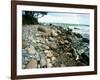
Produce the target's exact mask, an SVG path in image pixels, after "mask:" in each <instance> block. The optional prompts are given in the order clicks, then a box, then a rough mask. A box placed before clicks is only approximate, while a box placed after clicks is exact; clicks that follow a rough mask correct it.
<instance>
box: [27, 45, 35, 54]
mask: <svg viewBox="0 0 100 80" xmlns="http://www.w3.org/2000/svg"><path fill="white" fill-rule="evenodd" d="M26 49H27V51H28V53H29V54H35V52H36V50H35V48H34V47H33V46H32V45H30V47H27V48H26Z"/></svg>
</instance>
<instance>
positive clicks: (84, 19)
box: [38, 13, 89, 25]
mask: <svg viewBox="0 0 100 80" xmlns="http://www.w3.org/2000/svg"><path fill="white" fill-rule="evenodd" d="M38 20H39V22H45V23H70V24H88V25H89V14H77V13H48V14H47V15H45V16H44V17H42V18H40V19H38Z"/></svg>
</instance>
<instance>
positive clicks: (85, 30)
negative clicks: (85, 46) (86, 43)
mask: <svg viewBox="0 0 100 80" xmlns="http://www.w3.org/2000/svg"><path fill="white" fill-rule="evenodd" d="M43 24H44V25H50V24H52V25H55V26H61V27H63V28H64V29H68V28H70V29H72V31H73V32H75V33H80V34H81V35H82V36H83V37H85V38H88V39H89V34H90V25H86V24H66V23H43Z"/></svg>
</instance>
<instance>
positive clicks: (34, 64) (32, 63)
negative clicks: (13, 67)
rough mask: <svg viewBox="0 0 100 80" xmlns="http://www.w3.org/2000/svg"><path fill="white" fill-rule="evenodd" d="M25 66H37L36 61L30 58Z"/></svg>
mask: <svg viewBox="0 0 100 80" xmlns="http://www.w3.org/2000/svg"><path fill="white" fill-rule="evenodd" d="M26 68H28V69H30V68H37V61H36V60H35V59H32V60H31V61H30V62H29V63H28V64H27V66H26Z"/></svg>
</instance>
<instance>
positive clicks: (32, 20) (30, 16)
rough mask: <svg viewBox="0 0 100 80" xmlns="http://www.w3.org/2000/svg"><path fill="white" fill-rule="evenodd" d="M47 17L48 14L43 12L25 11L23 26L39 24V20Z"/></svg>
mask: <svg viewBox="0 0 100 80" xmlns="http://www.w3.org/2000/svg"><path fill="white" fill-rule="evenodd" d="M44 15H47V12H42V11H23V13H22V17H23V21H22V22H23V24H38V18H41V17H43V16H44Z"/></svg>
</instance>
